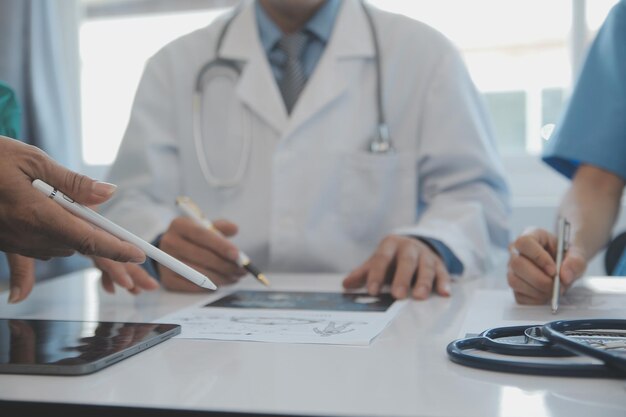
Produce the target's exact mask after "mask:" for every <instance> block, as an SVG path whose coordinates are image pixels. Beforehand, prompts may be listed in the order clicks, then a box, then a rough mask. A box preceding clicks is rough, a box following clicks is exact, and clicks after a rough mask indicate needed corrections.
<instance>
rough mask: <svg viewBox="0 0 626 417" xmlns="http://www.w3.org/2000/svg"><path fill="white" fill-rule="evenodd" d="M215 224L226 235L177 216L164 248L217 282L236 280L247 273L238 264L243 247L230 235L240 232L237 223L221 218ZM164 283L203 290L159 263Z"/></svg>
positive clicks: (167, 285)
mask: <svg viewBox="0 0 626 417" xmlns="http://www.w3.org/2000/svg"><path fill="white" fill-rule="evenodd" d="M213 226H214V227H215V228H216V229H217V230H219V231H220V232H221V233H222V234H223V235H224V236H219V235H218V234H217V233H215V232H213V231H211V230H208V229H206V228H205V227H203V226H200V225H198V224H196V223H195V222H194V221H193V220H191V219H189V218H187V217H177V218H176V219H174V220H173V221H172V223H171V224H170V227H169V228H168V230H167V231H166V232H165V234H164V235H163V237H161V244H160V245H159V247H160V249H161V250H163V251H164V252H167V253H169V254H170V255H172V256H173V257H175V258H176V259H178V260H180V261H182V262H184V263H186V264H187V265H189V266H190V267H192V268H194V269H195V270H197V271H199V272H200V273H202V274H204V275H206V276H208V277H209V278H211V280H212V281H213V282H214V283H215V284H216V285H218V286H219V285H228V284H233V283H235V282H237V281H238V280H239V278H241V277H242V276H244V275H245V274H246V270H245V269H243V268H240V267H239V266H238V265H237V264H236V261H237V258H238V256H239V250H238V249H237V247H236V246H235V245H234V244H233V243H232V242H231V241H229V240H228V239H227V237H231V236H234V235H236V234H237V225H236V224H234V223H231V222H229V221H227V220H217V221H215V222H213ZM159 275H160V276H161V283H163V286H164V287H165V288H167V289H170V290H174V291H193V292H195V291H203V289H202V288H200V287H198V286H197V285H194V284H193V283H191V282H189V281H187V280H186V279H184V278H182V277H181V276H179V275H178V274H176V273H174V272H172V271H171V270H169V269H167V268H166V267H164V266H162V265H159Z"/></svg>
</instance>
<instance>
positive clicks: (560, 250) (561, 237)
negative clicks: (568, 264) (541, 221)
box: [551, 217, 569, 314]
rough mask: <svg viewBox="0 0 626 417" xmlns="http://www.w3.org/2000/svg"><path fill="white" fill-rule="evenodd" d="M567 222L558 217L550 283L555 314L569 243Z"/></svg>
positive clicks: (563, 218) (554, 312)
mask: <svg viewBox="0 0 626 417" xmlns="http://www.w3.org/2000/svg"><path fill="white" fill-rule="evenodd" d="M568 240H569V222H568V221H567V220H566V219H565V217H559V221H558V225H557V244H556V274H555V276H554V282H553V284H552V303H551V304H552V314H556V312H557V310H558V309H559V298H560V297H561V265H562V264H563V257H564V256H565V252H566V251H567V247H568V245H569V242H568Z"/></svg>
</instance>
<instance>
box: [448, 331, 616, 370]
mask: <svg viewBox="0 0 626 417" xmlns="http://www.w3.org/2000/svg"><path fill="white" fill-rule="evenodd" d="M447 352H448V356H449V357H450V359H451V360H452V361H453V362H456V363H458V364H460V365H464V366H469V367H472V368H478V369H484V370H489V371H498V372H511V373H519V374H527V375H541V376H567V377H588V378H626V320H615V319H594V320H591V319H590V320H559V321H553V322H551V323H547V324H545V325H543V326H512V327H498V328H493V329H489V330H485V331H484V332H482V333H480V334H479V335H477V336H475V337H466V338H464V339H459V340H455V341H453V342H451V343H450V344H449V345H448V347H447ZM506 356H509V357H517V358H518V359H517V360H514V359H512V358H509V359H503V357H506ZM520 357H534V358H541V359H540V360H535V361H532V360H521V359H519V358H520ZM566 357H570V358H571V357H586V358H588V359H594V360H595V362H596V363H588V362H587V363H579V362H575V361H572V360H568V361H566V360H565V359H563V358H566ZM550 358H553V359H555V360H546V359H550ZM556 358H560V359H556ZM598 361H599V362H598Z"/></svg>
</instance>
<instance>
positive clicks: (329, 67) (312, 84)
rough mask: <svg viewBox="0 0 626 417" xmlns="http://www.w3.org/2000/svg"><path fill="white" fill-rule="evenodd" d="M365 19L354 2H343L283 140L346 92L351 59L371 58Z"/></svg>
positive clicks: (353, 73)
mask: <svg viewBox="0 0 626 417" xmlns="http://www.w3.org/2000/svg"><path fill="white" fill-rule="evenodd" d="M368 7H369V6H368ZM366 19H367V17H366V16H365V14H364V12H363V9H362V8H361V5H360V4H359V3H358V2H357V1H355V0H346V1H344V2H343V4H342V7H341V10H340V11H339V14H338V16H337V20H336V21H335V27H334V28H333V33H332V35H331V37H330V40H329V42H328V44H327V45H326V49H325V51H324V53H323V54H322V57H321V58H320V60H319V62H318V63H317V67H316V68H315V70H314V71H313V74H311V77H310V78H309V80H308V81H307V84H306V86H305V87H304V90H303V91H302V93H301V95H300V97H299V99H298V101H297V102H296V105H295V107H294V109H293V111H292V113H291V118H289V119H288V121H287V127H286V130H285V132H284V134H283V138H287V137H288V136H290V135H291V134H292V133H294V132H295V131H296V130H297V129H298V128H299V127H300V126H301V125H303V124H304V123H305V122H306V121H308V120H310V119H311V118H313V117H314V116H315V115H317V114H318V113H319V112H321V111H322V110H323V109H324V108H326V107H327V106H328V105H330V104H331V103H333V102H334V101H335V100H336V99H337V98H338V97H340V96H341V95H342V94H343V93H345V92H346V90H347V88H348V86H349V85H350V83H351V82H352V78H353V77H354V75H355V62H354V60H355V59H358V60H363V61H365V60H367V59H371V58H373V57H374V46H373V43H372V35H371V32H370V28H369V25H368V23H367V20H366ZM279 94H280V93H279ZM279 98H280V97H279ZM281 100H282V98H281Z"/></svg>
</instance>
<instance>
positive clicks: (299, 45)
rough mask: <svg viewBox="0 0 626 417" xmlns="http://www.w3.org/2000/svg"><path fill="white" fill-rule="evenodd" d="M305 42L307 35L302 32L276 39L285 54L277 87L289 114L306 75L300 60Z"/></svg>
mask: <svg viewBox="0 0 626 417" xmlns="http://www.w3.org/2000/svg"><path fill="white" fill-rule="evenodd" d="M306 43H307V35H305V34H304V33H302V32H295V33H292V34H289V35H284V36H283V37H282V38H281V39H280V40H279V41H278V48H279V49H280V50H282V51H283V52H284V53H285V54H286V55H287V60H286V62H285V66H284V70H285V71H284V74H283V78H282V80H281V81H280V85H279V87H280V92H281V94H282V96H283V100H284V101H285V106H286V107H287V112H288V113H289V114H291V110H292V109H293V106H294V105H295V104H296V101H298V96H300V93H301V92H302V90H303V89H304V85H305V84H306V75H305V74H304V68H302V62H301V61H300V56H301V55H302V51H303V49H304V46H305V45H306Z"/></svg>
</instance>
